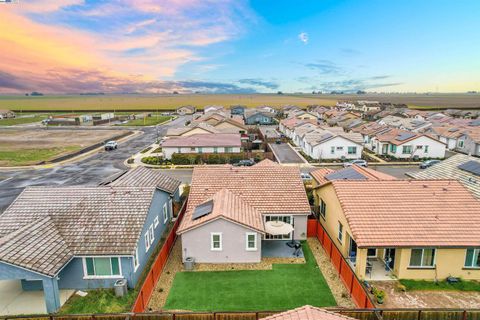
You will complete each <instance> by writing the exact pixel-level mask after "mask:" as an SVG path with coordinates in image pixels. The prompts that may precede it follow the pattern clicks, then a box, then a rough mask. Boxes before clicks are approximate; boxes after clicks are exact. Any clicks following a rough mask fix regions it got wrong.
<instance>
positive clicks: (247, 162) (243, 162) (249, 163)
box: [233, 160, 255, 167]
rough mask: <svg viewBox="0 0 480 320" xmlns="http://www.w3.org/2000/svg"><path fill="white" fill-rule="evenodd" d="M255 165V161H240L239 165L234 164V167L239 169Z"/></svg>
mask: <svg viewBox="0 0 480 320" xmlns="http://www.w3.org/2000/svg"><path fill="white" fill-rule="evenodd" d="M254 164H255V161H253V160H240V161H238V162H237V163H234V164H233V165H234V166H237V167H251V166H253V165H254Z"/></svg>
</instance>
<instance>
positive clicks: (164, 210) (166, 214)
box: [163, 203, 168, 224]
mask: <svg viewBox="0 0 480 320" xmlns="http://www.w3.org/2000/svg"><path fill="white" fill-rule="evenodd" d="M167 220H168V209H167V204H166V203H164V204H163V223H164V224H165V223H167Z"/></svg>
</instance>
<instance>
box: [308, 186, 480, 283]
mask: <svg viewBox="0 0 480 320" xmlns="http://www.w3.org/2000/svg"><path fill="white" fill-rule="evenodd" d="M316 194H317V197H318V201H319V202H320V206H321V207H320V208H319V211H320V223H321V224H322V226H323V227H324V228H325V230H326V232H327V233H328V234H329V235H330V237H331V238H332V239H333V243H334V244H335V245H336V246H337V247H338V248H339V250H340V252H341V254H342V255H343V257H344V258H346V259H347V260H348V261H349V262H350V263H351V265H352V267H353V268H354V270H355V273H356V275H357V276H358V277H359V278H360V279H364V280H372V281H373V280H389V279H391V278H392V277H396V278H398V279H415V280H430V281H433V280H437V279H438V280H439V279H445V278H447V277H449V276H451V277H459V278H462V279H466V280H480V259H477V258H478V255H479V251H478V249H477V248H479V247H480V214H479V212H480V201H478V199H476V198H475V197H473V195H472V194H471V193H470V192H469V191H468V190H467V189H466V188H465V187H464V186H463V185H462V184H461V183H460V182H458V181H455V180H363V179H360V180H343V179H338V180H333V181H328V182H326V183H324V184H323V185H321V186H320V187H318V189H317V191H316Z"/></svg>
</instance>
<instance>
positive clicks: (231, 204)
mask: <svg viewBox="0 0 480 320" xmlns="http://www.w3.org/2000/svg"><path fill="white" fill-rule="evenodd" d="M208 201H212V203H213V207H212V212H211V213H209V214H207V215H205V216H203V217H200V218H198V219H195V220H193V219H184V221H185V223H182V225H181V227H180V229H179V230H178V233H184V232H185V231H188V230H190V229H193V228H196V227H198V226H200V225H203V224H205V223H208V222H211V221H213V220H216V219H218V218H223V219H226V220H230V221H233V222H237V223H239V224H241V225H244V226H246V227H248V228H251V229H254V230H256V231H259V232H262V233H265V228H264V226H263V219H262V215H261V214H260V212H259V211H258V210H257V209H255V208H254V207H252V206H251V205H249V204H248V202H246V201H244V200H242V198H240V197H239V196H237V195H236V194H234V193H233V192H232V191H230V190H228V189H221V190H220V191H218V192H217V193H215V194H214V195H213V196H212V197H211V198H209V199H207V200H205V201H204V202H203V203H205V202H208Z"/></svg>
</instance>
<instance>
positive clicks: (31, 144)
mask: <svg viewBox="0 0 480 320" xmlns="http://www.w3.org/2000/svg"><path fill="white" fill-rule="evenodd" d="M123 132H125V131H123V130H46V129H19V130H2V131H0V166H21V165H29V164H35V163H38V162H40V161H47V160H51V159H53V158H56V157H58V156H61V155H65V154H68V153H70V152H74V151H77V150H80V149H82V148H85V147H88V146H90V145H92V144H95V143H98V142H103V141H105V140H108V139H110V138H111V137H114V136H117V135H120V134H122V133H123Z"/></svg>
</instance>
